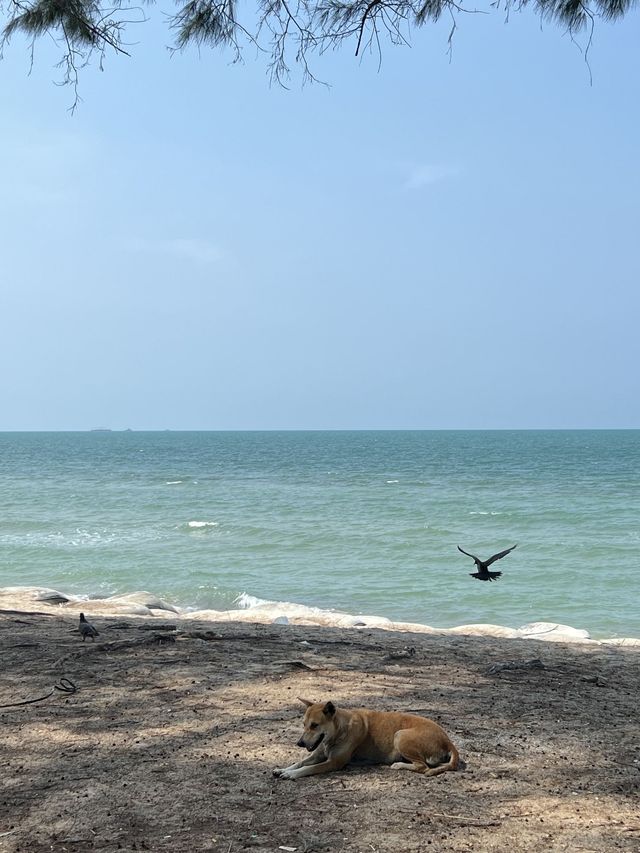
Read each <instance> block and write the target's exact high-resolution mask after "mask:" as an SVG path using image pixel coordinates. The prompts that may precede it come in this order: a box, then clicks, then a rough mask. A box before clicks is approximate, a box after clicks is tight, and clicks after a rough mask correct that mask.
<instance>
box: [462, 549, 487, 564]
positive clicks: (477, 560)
mask: <svg viewBox="0 0 640 853" xmlns="http://www.w3.org/2000/svg"><path fill="white" fill-rule="evenodd" d="M458 551H462V553H463V554H466V555H467V557H471V559H472V560H475V561H476V563H480V562H482V561H481V560H479V559H478V558H477V557H474V555H473V554H470V553H469V552H468V551H463V550H462V548H461V547H460V546H459V545H458Z"/></svg>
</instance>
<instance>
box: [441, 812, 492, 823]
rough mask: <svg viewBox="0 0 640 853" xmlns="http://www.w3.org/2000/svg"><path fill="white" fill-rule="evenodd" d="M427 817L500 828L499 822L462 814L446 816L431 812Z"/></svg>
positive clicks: (443, 813)
mask: <svg viewBox="0 0 640 853" xmlns="http://www.w3.org/2000/svg"><path fill="white" fill-rule="evenodd" d="M428 817H444V818H446V819H447V820H463V821H464V822H465V823H468V822H469V821H473V823H472V824H471V826H501V822H500V821H499V820H479V819H478V818H475V817H468V816H467V815H463V814H446V813H445V812H431V813H430V814H429V815H428Z"/></svg>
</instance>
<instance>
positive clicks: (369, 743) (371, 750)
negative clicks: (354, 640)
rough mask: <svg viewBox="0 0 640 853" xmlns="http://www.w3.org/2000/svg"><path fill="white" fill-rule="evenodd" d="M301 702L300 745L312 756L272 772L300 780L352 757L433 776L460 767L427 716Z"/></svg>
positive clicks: (455, 752) (442, 734)
mask: <svg viewBox="0 0 640 853" xmlns="http://www.w3.org/2000/svg"><path fill="white" fill-rule="evenodd" d="M300 701H301V702H302V703H303V704H304V705H306V706H307V710H306V712H305V715H304V733H303V735H302V737H301V738H300V740H299V741H298V746H304V747H306V748H307V749H308V750H309V752H310V753H311V755H310V756H309V757H308V758H305V759H304V760H303V761H298V763H297V764H292V765H291V766H290V767H282V768H278V769H276V770H274V771H273V773H274V776H280V778H282V779H300V778H301V777H302V776H314V775H315V774H316V773H328V772H330V771H331V770H340V769H341V768H342V767H344V766H345V764H348V763H349V762H350V761H354V762H359V763H365V764H390V765H391V767H392V768H393V769H394V770H413V771H414V772H415V773H424V775H425V776H437V775H438V774H439V773H444V772H445V771H447V770H455V769H456V768H457V766H458V759H459V755H458V750H457V749H456V748H455V746H454V745H453V744H452V743H451V741H450V740H449V738H448V737H447V734H446V733H445V731H444V730H443V729H441V728H440V726H439V725H438V724H437V723H434V722H433V720H428V719H427V718H426V717H418V716H416V715H415V714H403V713H402V712H386V711H369V710H368V709H366V708H356V709H354V710H347V709H344V708H336V706H335V705H334V704H333V702H326V703H322V702H309V701H308V700H307V699H300Z"/></svg>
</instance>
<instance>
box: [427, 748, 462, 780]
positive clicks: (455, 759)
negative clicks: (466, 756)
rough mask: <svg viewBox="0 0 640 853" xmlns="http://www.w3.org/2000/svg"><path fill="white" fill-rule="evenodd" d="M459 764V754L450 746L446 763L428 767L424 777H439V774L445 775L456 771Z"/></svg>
mask: <svg viewBox="0 0 640 853" xmlns="http://www.w3.org/2000/svg"><path fill="white" fill-rule="evenodd" d="M459 762H460V753H459V752H458V750H457V749H456V748H455V746H454V745H453V744H451V746H450V749H449V755H448V757H447V761H446V762H445V763H444V764H438V766H437V767H430V768H429V769H428V770H425V772H424V775H425V776H439V775H440V773H446V772H447V771H448V770H457V769H458V764H459Z"/></svg>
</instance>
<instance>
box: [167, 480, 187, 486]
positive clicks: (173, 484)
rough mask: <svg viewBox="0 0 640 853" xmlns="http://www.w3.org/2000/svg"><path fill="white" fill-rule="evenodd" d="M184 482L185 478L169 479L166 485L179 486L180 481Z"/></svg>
mask: <svg viewBox="0 0 640 853" xmlns="http://www.w3.org/2000/svg"><path fill="white" fill-rule="evenodd" d="M183 482H184V480H167V482H166V484H165V485H167V486H177V485H178V484H179V483H183Z"/></svg>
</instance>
